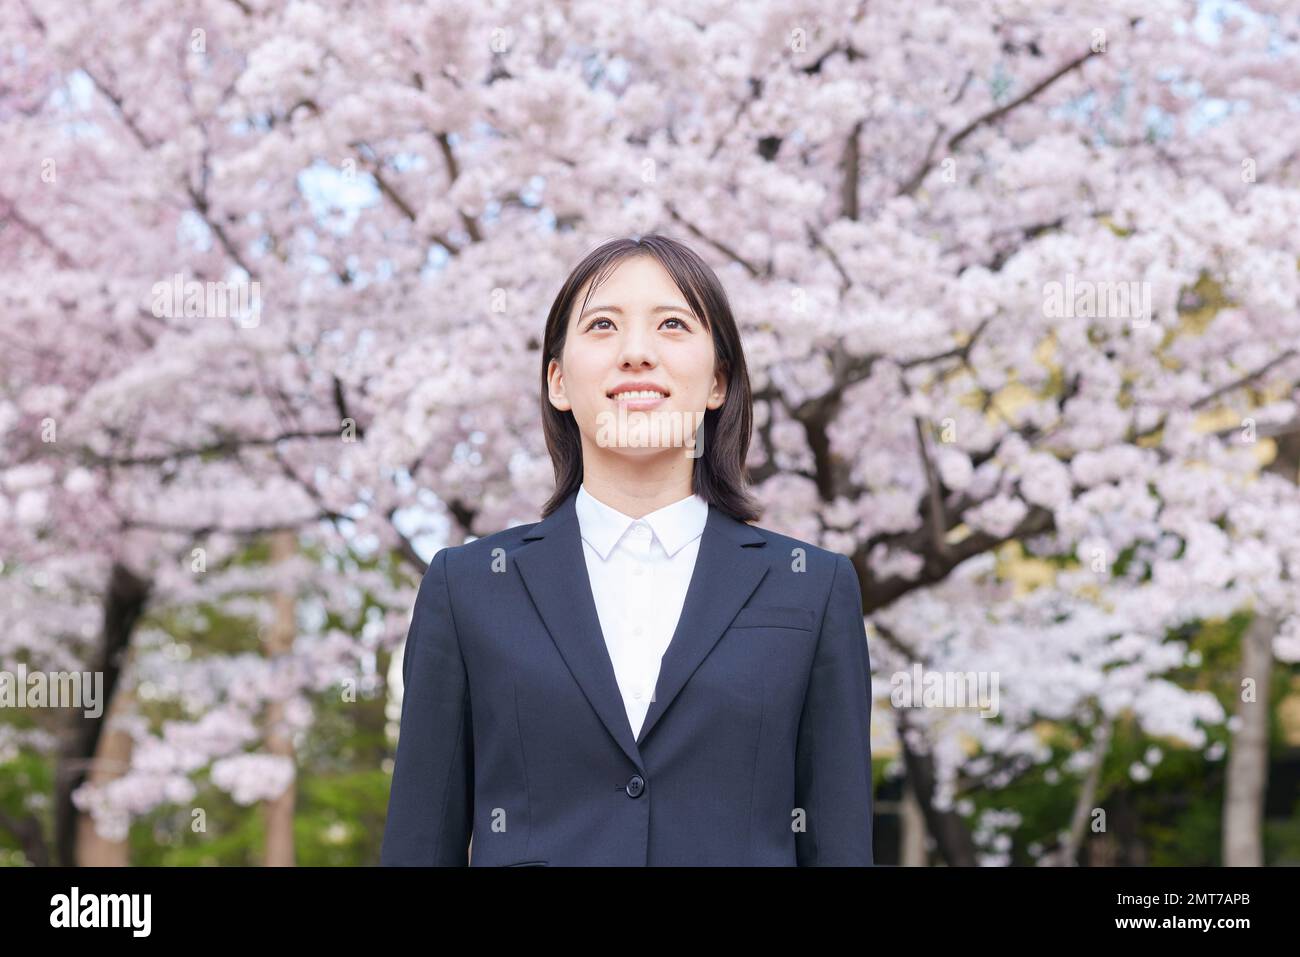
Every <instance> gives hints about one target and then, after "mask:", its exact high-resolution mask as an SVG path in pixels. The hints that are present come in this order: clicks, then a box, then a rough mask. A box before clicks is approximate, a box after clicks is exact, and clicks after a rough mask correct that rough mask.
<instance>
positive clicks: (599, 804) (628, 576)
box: [381, 235, 872, 866]
mask: <svg viewBox="0 0 1300 957" xmlns="http://www.w3.org/2000/svg"><path fill="white" fill-rule="evenodd" d="M541 411H542V425H543V429H544V430H545V436H546V442H547V446H548V449H549V451H550V454H551V458H552V461H553V463H554V466H555V477H556V489H555V493H554V495H552V496H551V498H550V500H549V501H548V502H547V503H546V506H545V508H544V509H543V514H542V521H540V522H537V523H534V524H530V525H522V526H517V527H514V528H509V529H506V530H505V531H503V532H499V533H497V534H494V535H489V536H487V537H486V538H480V539H477V540H475V541H473V542H469V543H467V544H464V545H458V546H454V547H448V548H444V549H442V550H441V551H439V552H438V553H437V554H436V555H435V556H434V558H433V561H432V562H431V563H430V565H429V569H428V571H427V573H426V574H425V576H424V579H423V581H422V582H421V585H420V589H419V593H418V596H417V599H416V604H415V611H414V615H413V618H412V621H411V626H410V630H409V632H408V635H407V640H406V647H405V650H404V653H403V654H404V656H403V660H402V677H403V687H404V695H403V702H402V717H401V730H400V737H399V741H398V746H397V758H396V764H395V767H394V773H393V782H392V790H391V795H390V798H389V806H388V819H387V823H386V825H385V831H384V840H383V847H382V851H381V862H382V863H383V864H385V865H466V864H469V865H473V866H493V865H496V866H500V865H514V866H520V865H534V866H538V865H550V866H557V865H559V866H563V865H614V866H646V865H706V866H709V865H757V866H780V865H800V866H809V865H870V864H871V863H872V776H871V693H870V687H871V675H870V660H869V656H868V651H867V645H866V635H865V629H864V627H863V614H862V597H861V591H860V587H859V582H858V578H857V575H856V572H855V570H854V567H853V565H852V564H851V563H850V562H849V560H848V559H847V558H846V557H844V556H843V555H839V554H836V553H834V552H831V551H827V550H825V549H822V548H819V547H817V546H815V545H812V544H809V543H807V542H802V541H799V540H797V539H794V538H789V537H787V536H784V535H779V534H777V533H775V532H772V531H768V530H766V529H762V528H759V527H757V526H755V525H753V524H752V522H753V521H754V520H755V519H756V518H757V517H758V509H757V507H756V505H755V502H754V500H753V499H752V498H751V496H750V494H749V492H748V491H747V489H746V470H745V461H746V455H747V452H748V448H749V441H750V431H751V425H752V416H753V399H752V395H751V392H750V386H749V378H748V374H747V372H746V366H745V357H744V352H743V350H742V348H741V342H740V336H739V333H738V331H737V328H736V324H735V320H734V319H733V317H732V313H731V309H730V306H729V304H728V301H727V297H726V294H725V292H724V290H723V288H722V285H721V283H720V282H719V281H718V278H717V276H716V275H715V274H714V272H713V271H712V270H711V269H710V268H709V266H708V265H707V264H706V263H705V262H704V261H703V260H702V259H701V258H700V257H699V256H698V255H696V254H695V253H694V252H693V251H692V250H691V249H689V248H688V247H686V246H685V245H683V244H681V243H679V242H676V241H674V240H671V239H668V238H666V237H663V236H658V235H651V236H644V237H641V238H640V239H623V240H616V241H613V242H610V243H607V244H605V245H603V246H601V247H600V248H598V249H596V250H595V251H593V252H592V253H591V254H590V255H588V256H587V257H586V258H585V259H584V260H583V261H582V262H581V263H579V264H578V265H577V267H576V268H575V269H574V270H573V272H572V273H571V274H570V276H569V277H568V279H567V280H566V281H565V283H564V285H563V287H562V288H561V289H560V292H559V294H558V296H557V297H556V299H555V301H554V304H553V305H552V307H551V311H550V314H549V316H548V318H547V323H546V331H545V337H544V342H543V362H542V376H541Z"/></svg>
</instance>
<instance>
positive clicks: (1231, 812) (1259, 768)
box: [1223, 613, 1277, 867]
mask: <svg viewBox="0 0 1300 957" xmlns="http://www.w3.org/2000/svg"><path fill="white" fill-rule="evenodd" d="M1276 633H1277V621H1276V620H1275V619H1274V618H1272V617H1271V616H1269V615H1267V614H1262V613H1261V614H1257V615H1255V619H1254V620H1253V621H1252V622H1251V623H1250V627H1249V628H1247V629H1246V633H1245V634H1244V635H1243V636H1242V638H1241V676H1242V679H1243V680H1244V679H1246V678H1250V679H1253V680H1254V682H1255V696H1254V700H1253V701H1243V700H1242V698H1243V696H1244V695H1243V692H1242V689H1241V687H1240V685H1238V689H1237V707H1236V715H1237V719H1238V720H1239V721H1240V722H1241V724H1240V725H1239V726H1238V728H1237V731H1236V733H1235V734H1234V735H1233V736H1232V750H1231V752H1230V753H1229V754H1228V779H1227V783H1226V786H1225V793H1224V796H1223V866H1224V867H1263V866H1264V792H1265V791H1266V790H1267V788H1268V716H1269V700H1268V690H1269V687H1268V686H1269V681H1270V678H1271V676H1272V672H1273V635H1275V634H1276Z"/></svg>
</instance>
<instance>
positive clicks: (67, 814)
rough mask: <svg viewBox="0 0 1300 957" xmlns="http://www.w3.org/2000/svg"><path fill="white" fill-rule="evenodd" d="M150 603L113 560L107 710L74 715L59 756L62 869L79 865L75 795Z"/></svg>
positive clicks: (57, 827)
mask: <svg viewBox="0 0 1300 957" xmlns="http://www.w3.org/2000/svg"><path fill="white" fill-rule="evenodd" d="M148 600H149V582H147V581H145V580H144V579H142V578H139V577H137V576H136V575H135V574H134V573H133V572H132V571H131V570H130V569H128V568H127V567H126V566H125V565H122V564H120V563H117V562H115V563H114V564H113V568H112V571H111V572H110V573H109V579H108V591H107V592H106V594H105V595H104V629H103V636H102V640H101V641H100V657H99V661H97V662H95V668H94V670H95V671H99V672H102V673H103V675H104V688H103V699H104V707H103V709H102V711H101V713H100V715H99V717H97V718H87V717H86V716H85V715H84V713H83V712H81V711H77V712H74V714H73V717H72V718H71V723H70V726H69V728H68V730H67V733H66V735H65V737H64V740H63V744H62V747H61V748H60V752H59V760H58V768H57V770H56V772H55V782H54V841H55V845H56V847H57V848H58V861H59V865H60V866H62V867H73V866H75V865H76V863H77V837H78V833H79V831H80V828H79V826H78V817H79V816H80V814H81V812H80V811H79V810H78V809H77V807H76V805H74V804H73V803H72V792H73V791H75V790H76V789H77V788H79V787H80V786H81V784H82V782H83V781H84V780H85V777H86V772H87V771H88V770H89V769H90V767H91V764H92V759H93V757H94V755H95V754H96V753H97V752H98V751H99V738H100V733H101V730H102V728H103V725H104V721H105V719H106V718H107V716H108V715H109V714H111V713H112V712H113V704H112V702H113V700H114V699H115V698H116V697H117V683H118V677H119V674H120V671H121V667H122V664H123V662H124V660H125V655H126V651H127V649H128V648H129V647H130V645H131V633H132V632H133V631H134V630H135V626H136V623H137V622H138V621H139V620H140V616H141V615H142V614H144V609H145V606H146V605H147V604H148Z"/></svg>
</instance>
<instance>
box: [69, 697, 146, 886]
mask: <svg viewBox="0 0 1300 957" xmlns="http://www.w3.org/2000/svg"><path fill="white" fill-rule="evenodd" d="M134 702H135V695H134V694H132V693H131V691H129V690H128V689H126V688H123V689H122V690H121V691H119V692H118V693H117V694H115V695H114V696H113V702H112V705H111V707H109V708H108V709H107V710H108V714H106V715H105V719H106V720H105V722H104V730H103V733H101V734H100V736H99V746H98V748H97V749H96V750H95V758H94V761H93V762H92V763H91V765H90V770H89V773H88V774H87V775H86V783H87V784H91V785H94V786H96V787H103V786H104V785H106V784H108V783H109V782H110V781H112V780H114V779H115V778H120V777H121V776H122V775H123V774H125V773H126V769H127V768H128V767H130V765H131V749H132V746H133V744H134V741H133V740H132V738H131V735H130V734H128V733H127V732H125V731H123V730H122V729H121V728H120V727H117V726H115V725H116V721H115V719H116V718H120V717H122V716H124V715H126V714H127V713H129V712H130V710H131V708H132V707H133V705H134ZM130 850H131V843H130V841H128V840H126V839H125V838H124V839H122V840H120V841H114V840H109V839H108V838H105V837H101V836H100V834H99V832H98V831H96V830H95V821H94V818H92V817H91V816H90V815H89V814H82V815H80V816H79V817H78V819H77V866H78V867H126V866H127V865H129V864H130V863H131V860H130Z"/></svg>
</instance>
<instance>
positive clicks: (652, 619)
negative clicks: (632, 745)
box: [574, 485, 709, 737]
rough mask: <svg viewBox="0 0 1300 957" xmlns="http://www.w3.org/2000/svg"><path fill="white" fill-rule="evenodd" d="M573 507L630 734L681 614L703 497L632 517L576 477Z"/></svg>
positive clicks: (704, 516) (704, 509)
mask: <svg viewBox="0 0 1300 957" xmlns="http://www.w3.org/2000/svg"><path fill="white" fill-rule="evenodd" d="M574 508H575V510H576V511H577V515H578V526H579V528H580V530H581V535H582V546H583V547H582V551H583V554H584V555H585V556H586V559H587V576H588V578H589V580H590V581H591V592H592V596H593V597H594V598H595V600H596V612H597V614H598V615H599V617H600V627H601V631H602V632H604V636H605V647H606V648H607V649H608V650H609V659H610V661H611V662H612V663H613V665H614V677H615V678H616V679H617V680H618V688H619V691H620V692H621V693H622V695H623V706H624V707H625V708H626V709H627V720H628V723H629V724H631V726H632V736H633V737H636V736H637V735H639V734H640V733H641V725H642V724H643V723H644V722H645V716H646V712H648V711H649V710H650V702H651V700H652V699H653V695H654V690H655V684H656V683H657V682H658V680H659V662H660V659H661V658H663V655H664V652H665V651H667V650H668V645H669V642H671V641H672V638H673V632H675V631H676V630H677V621H678V619H679V618H680V617H681V614H682V605H683V604H684V603H685V601H686V589H687V588H688V587H689V586H690V583H691V575H692V574H693V573H694V571H695V557H696V556H697V555H698V554H699V551H700V536H701V535H702V534H703V533H704V524H705V522H706V521H707V520H708V517H709V503H708V502H706V501H705V500H704V499H702V498H700V497H699V496H698V495H688V496H687V497H686V498H683V499H680V500H678V501H676V502H673V503H672V504H671V505H665V506H664V507H663V508H660V509H656V510H655V511H653V512H651V513H650V514H648V515H646V516H645V517H644V518H640V519H636V518H632V516H630V515H624V514H623V513H622V512H620V511H618V510H617V509H615V508H611V507H610V506H608V505H606V504H605V503H604V502H601V501H598V500H597V499H596V498H595V497H594V496H592V495H591V494H590V493H588V492H587V488H586V486H585V485H580V486H579V487H578V496H577V499H576V501H575V502H574Z"/></svg>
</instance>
